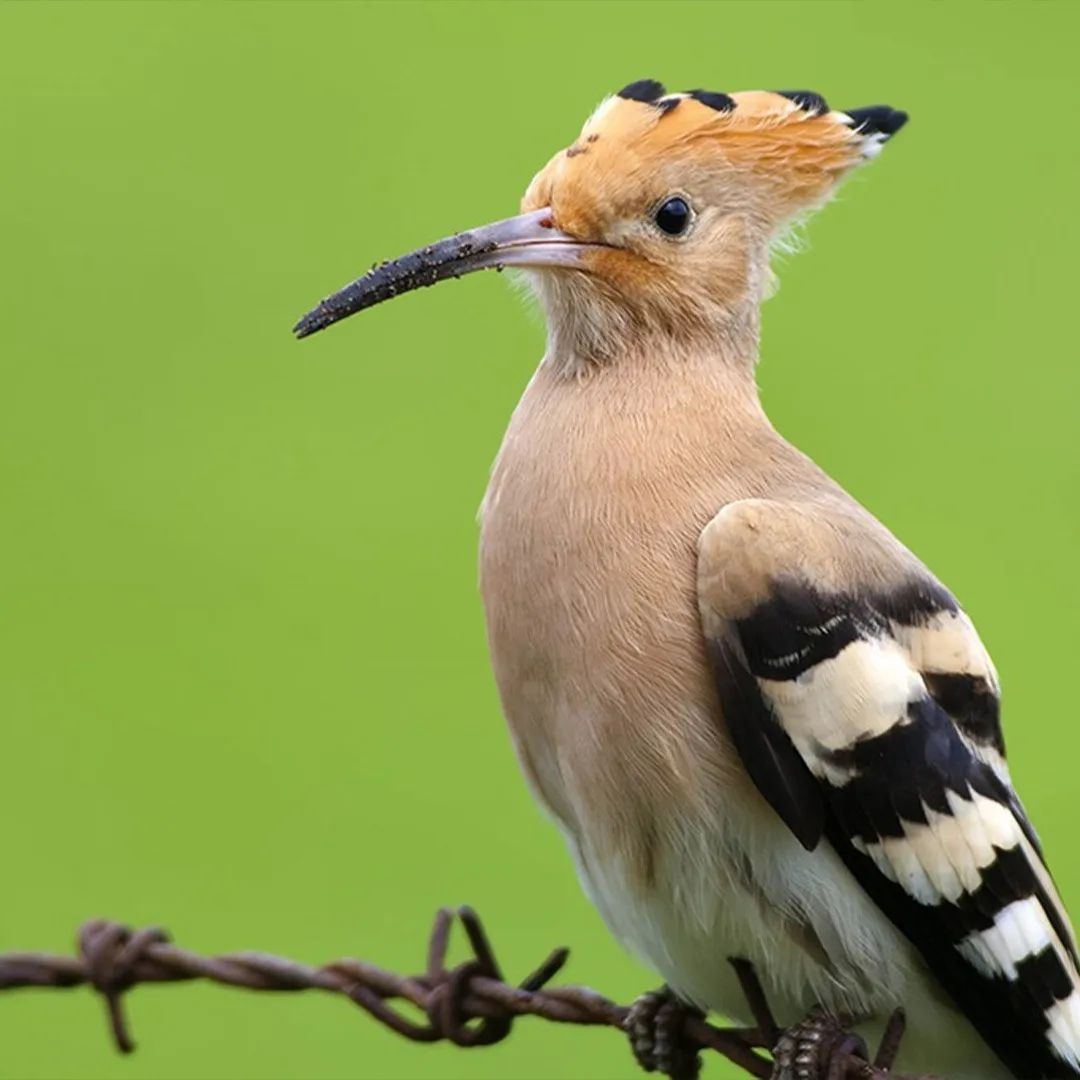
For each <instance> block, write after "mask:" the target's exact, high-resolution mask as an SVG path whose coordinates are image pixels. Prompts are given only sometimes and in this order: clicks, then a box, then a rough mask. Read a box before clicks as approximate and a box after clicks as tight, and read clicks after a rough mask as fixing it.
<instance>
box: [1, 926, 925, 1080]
mask: <svg viewBox="0 0 1080 1080" xmlns="http://www.w3.org/2000/svg"><path fill="white" fill-rule="evenodd" d="M455 919H456V920H457V921H458V922H459V923H460V925H461V927H462V929H463V930H464V931H465V935H466V937H467V938H468V942H469V947H470V949H471V952H472V955H471V957H470V959H468V960H465V961H464V962H463V963H460V964H458V965H456V966H455V967H450V968H448V967H447V966H446V958H447V950H448V948H449V944H450V934H451V929H452V927H453V925H454V922H455ZM568 957H569V950H568V949H556V950H554V951H553V952H552V953H551V954H550V955H549V956H548V957H547V959H546V960H544V962H543V963H542V964H541V965H540V966H539V967H538V968H537V969H536V970H535V971H533V972H532V973H531V974H530V975H528V976H527V977H526V978H524V979H523V980H522V981H521V982H520V983H518V984H517V985H512V984H509V983H507V982H505V981H504V979H503V975H502V971H501V968H500V966H499V963H498V961H497V960H496V958H495V954H494V951H493V949H492V947H491V943H490V941H489V940H488V936H487V934H486V933H485V931H484V928H483V925H482V924H481V922H480V919H479V917H478V916H477V914H476V913H475V912H474V911H473V910H472V909H471V908H468V907H463V908H459V909H458V910H457V911H456V912H455V911H451V910H450V909H448V908H443V909H442V910H440V911H439V912H438V913H437V915H436V916H435V922H434V925H433V927H432V930H431V936H430V938H429V941H428V948H427V965H426V968H425V970H424V972H423V974H420V975H399V974H397V973H395V972H392V971H386V970H385V969H383V968H381V967H378V966H376V965H375V964H371V963H368V962H367V961H364V960H355V959H348V958H346V959H341V960H335V961H333V962H332V963H329V964H324V965H322V966H321V967H311V966H309V965H307V964H303V963H299V962H297V961H295V960H289V959H286V958H285V957H281V956H273V955H271V954H269V953H262V952H235V953H227V954H225V955H222V956H200V955H199V954H197V953H193V952H190V951H189V950H187V949H182V948H180V947H179V946H177V945H173V944H172V943H171V942H170V941H169V938H168V935H167V934H166V933H165V932H164V931H163V930H161V929H159V928H157V927H148V928H144V929H141V930H133V929H131V928H130V927H127V926H124V925H123V924H121V923H117V922H111V921H109V920H105V919H94V920H91V921H90V922H87V923H85V924H84V925H83V926H82V927H81V929H80V930H79V934H78V955H76V956H60V955H54V954H49V953H40V952H10V953H0V990H15V989H21V988H29V987H39V988H42V987H43V988H52V989H65V988H71V987H77V986H91V987H93V988H94V989H95V990H97V991H98V993H99V994H101V996H102V998H103V999H104V1001H105V1006H106V1012H107V1016H108V1021H109V1027H110V1029H111V1032H112V1037H113V1040H114V1041H115V1043H116V1046H117V1048H118V1049H119V1050H120V1051H121V1052H122V1053H130V1052H131V1051H133V1050H134V1049H135V1043H134V1041H133V1039H132V1036H131V1032H130V1029H129V1027H128V1023H127V1018H126V1016H125V1013H124V1007H123V997H124V994H125V993H127V992H128V991H129V990H131V989H132V988H133V987H135V986H138V985H140V984H142V983H164V982H188V981H191V980H195V979H204V980H207V981H209V982H214V983H218V984H220V985H223V986H233V987H238V988H241V989H245V990H260V991H272V992H277V993H282V992H284V993H289V992H298V991H305V990H322V991H325V992H328V993H333V994H340V995H343V996H345V997H347V998H348V999H349V1000H350V1001H352V1002H354V1003H355V1004H356V1005H358V1006H359V1007H360V1008H361V1009H363V1010H364V1011H365V1012H366V1013H367V1014H368V1015H369V1016H371V1017H372V1018H373V1019H375V1020H377V1021H378V1022H379V1023H380V1024H383V1025H384V1026H385V1027H387V1028H389V1029H390V1030H391V1031H394V1032H396V1033H397V1034H398V1035H401V1036H403V1037H404V1038H406V1039H411V1040H412V1041H414V1042H425V1043H431V1042H439V1041H442V1040H447V1041H449V1042H452V1043H454V1044H455V1045H457V1046H461V1047H479V1046H490V1045H492V1044H494V1043H497V1042H501V1041H502V1040H503V1039H505V1038H506V1037H507V1036H508V1035H509V1034H510V1031H511V1028H512V1025H513V1022H514V1020H515V1019H516V1018H517V1017H520V1016H537V1017H540V1018H541V1019H544V1020H549V1021H553V1022H555V1023H560V1024H579V1025H591V1026H606V1027H613V1028H619V1029H620V1030H623V1031H626V1030H630V1029H632V1028H633V1024H634V1021H635V1011H634V1009H633V1007H630V1006H626V1005H619V1004H616V1003H615V1002H613V1001H611V1000H610V999H608V998H606V997H604V996H603V995H602V994H599V993H597V992H596V991H595V990H590V989H588V988H587V987H583V986H549V985H548V983H549V982H550V981H551V979H552V978H554V976H555V975H557V974H558V973H559V971H560V970H561V969H562V968H563V966H564V965H565V963H566V961H567V959H568ZM731 962H732V963H733V965H734V966H735V970H736V974H737V975H738V977H739V981H740V983H741V985H742V988H743V991H744V993H745V995H746V998H747V1002H748V1005H749V1007H750V1010H751V1013H752V1015H753V1017H754V1021H755V1024H756V1026H755V1027H752V1028H720V1027H717V1026H715V1025H713V1024H710V1023H708V1022H707V1021H706V1020H705V1019H704V1017H703V1016H701V1015H700V1014H698V1013H696V1012H694V1011H693V1010H683V1011H682V1012H680V1013H679V1016H680V1018H681V1026H679V1027H678V1028H677V1030H676V1032H675V1035H676V1037H677V1038H678V1039H679V1040H681V1043H682V1046H683V1048H684V1049H685V1050H687V1051H688V1052H689V1056H688V1057H687V1056H686V1055H685V1054H684V1055H683V1056H682V1060H684V1061H687V1060H688V1061H690V1062H692V1065H691V1066H690V1067H686V1066H683V1067H682V1069H681V1072H680V1080H681V1076H683V1075H685V1076H693V1075H696V1071H697V1062H698V1054H699V1052H700V1051H702V1050H712V1051H715V1052H717V1053H719V1054H720V1055H722V1056H723V1057H725V1058H727V1059H728V1060H729V1061H731V1062H733V1063H734V1064H735V1065H738V1066H739V1067H740V1068H741V1069H742V1070H743V1071H744V1072H746V1073H747V1074H749V1075H750V1076H754V1077H761V1078H763V1080H767V1078H772V1080H934V1078H932V1077H907V1078H905V1077H901V1076H900V1075H899V1074H896V1073H892V1072H889V1067H890V1066H891V1064H892V1062H893V1060H894V1059H895V1056H896V1052H897V1049H898V1047H899V1043H900V1038H901V1035H902V1033H903V1017H902V1014H901V1013H900V1011H899V1010H898V1011H897V1014H896V1015H895V1016H894V1017H893V1020H892V1021H891V1022H890V1024H889V1025H888V1028H887V1030H886V1034H885V1037H884V1039H883V1040H882V1045H881V1047H880V1048H879V1050H878V1052H877V1054H876V1056H875V1057H874V1058H873V1059H872V1060H871V1059H870V1058H869V1055H868V1054H867V1051H866V1048H865V1046H863V1044H862V1042H861V1040H859V1039H858V1038H857V1037H855V1036H852V1035H849V1034H848V1033H846V1032H845V1031H844V1030H843V1029H842V1027H841V1025H840V1023H839V1022H838V1021H835V1020H832V1019H831V1018H829V1017H827V1016H825V1015H824V1014H823V1013H818V1014H812V1016H811V1017H810V1018H809V1019H808V1020H807V1022H806V1023H804V1024H803V1025H800V1026H798V1027H797V1028H793V1029H791V1030H790V1031H789V1032H784V1031H781V1030H780V1029H779V1028H778V1027H777V1025H776V1022H775V1020H774V1019H773V1017H772V1013H771V1012H770V1010H769V1006H768V1002H767V1001H766V998H765V994H764V992H763V990H762V988H761V984H760V983H759V982H758V979H757V976H756V975H755V973H754V971H753V967H752V966H751V965H750V964H749V963H748V962H746V961H740V960H733V961H731ZM392 1003H398V1004H392ZM400 1003H407V1004H408V1005H411V1006H414V1007H415V1009H417V1010H419V1012H420V1013H421V1014H422V1016H423V1019H419V1020H418V1019H414V1018H413V1017H410V1016H409V1015H407V1014H406V1012H405V1011H404V1009H403V1008H402V1005H401V1004H400ZM406 1007H407V1006H406ZM774 1050H775V1060H774V1059H773V1058H772V1057H771V1056H767V1053H771V1052H772V1051H774ZM763 1051H765V1052H766V1053H763ZM671 1075H673V1076H674V1075H675V1071H673V1072H672V1073H671Z"/></svg>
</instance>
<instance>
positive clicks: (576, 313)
mask: <svg viewBox="0 0 1080 1080" xmlns="http://www.w3.org/2000/svg"><path fill="white" fill-rule="evenodd" d="M544 285H545V287H543V288H541V289H540V293H541V298H542V300H543V303H544V307H545V309H546V314H547V326H548V343H547V351H546V356H545V361H544V362H545V365H547V366H548V367H549V369H550V370H552V371H553V372H555V373H557V374H560V375H563V376H565V377H569V378H581V377H588V376H589V375H590V374H591V373H594V372H596V371H600V370H605V369H612V368H615V369H619V371H620V373H621V374H622V375H623V376H629V377H633V373H634V371H636V370H640V369H642V368H649V369H654V370H659V371H664V372H667V373H668V374H677V373H678V372H679V371H686V372H693V371H694V370H696V369H698V368H700V369H702V370H703V371H704V372H706V373H708V372H712V373H714V374H715V373H716V372H717V371H718V369H723V374H724V376H725V381H728V382H731V383H732V384H733V385H739V386H742V387H744V388H745V389H747V390H749V391H752V392H753V393H755V394H756V389H755V386H754V367H755V365H756V363H757V359H758V348H759V341H760V327H761V307H760V304H761V299H760V296H759V290H757V289H756V288H755V289H748V290H746V292H745V294H744V296H743V297H742V298H740V299H739V300H738V301H735V302H728V303H724V304H720V303H709V304H706V303H704V302H702V301H701V300H700V299H699V298H688V297H682V296H679V295H678V294H677V293H674V292H672V293H671V294H670V295H666V296H662V297H661V300H662V302H658V303H656V304H654V305H653V307H652V309H651V310H649V311H644V310H639V309H635V308H632V307H629V306H627V305H625V304H623V303H621V302H620V301H619V299H618V298H617V297H612V296H610V295H607V294H605V293H604V291H603V290H602V289H599V288H596V287H594V286H592V285H591V284H584V285H581V284H580V283H572V284H566V283H564V282H562V281H559V280H555V281H551V279H549V280H548V281H547V282H545V283H544ZM632 369H633V370H632ZM727 376H731V378H730V379H729V378H727Z"/></svg>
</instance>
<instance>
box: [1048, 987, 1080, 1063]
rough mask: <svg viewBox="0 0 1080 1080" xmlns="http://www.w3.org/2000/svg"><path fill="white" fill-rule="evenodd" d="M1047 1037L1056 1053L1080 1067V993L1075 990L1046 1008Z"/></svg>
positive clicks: (1062, 1058)
mask: <svg viewBox="0 0 1080 1080" xmlns="http://www.w3.org/2000/svg"><path fill="white" fill-rule="evenodd" d="M1046 1020H1047V1023H1049V1025H1050V1030H1049V1031H1048V1032H1047V1038H1048V1039H1049V1040H1050V1045H1051V1046H1052V1047H1053V1050H1054V1053H1055V1054H1056V1055H1057V1056H1058V1057H1059V1058H1061V1060H1062V1061H1065V1062H1067V1063H1068V1064H1069V1065H1072V1066H1073V1067H1074V1068H1077V1067H1080V994H1078V993H1077V992H1076V991H1075V990H1074V991H1073V992H1072V993H1071V994H1070V995H1069V996H1068V997H1067V998H1064V999H1063V1000H1062V1001H1057V1002H1055V1003H1054V1004H1053V1005H1051V1006H1050V1008H1049V1009H1047V1010H1046Z"/></svg>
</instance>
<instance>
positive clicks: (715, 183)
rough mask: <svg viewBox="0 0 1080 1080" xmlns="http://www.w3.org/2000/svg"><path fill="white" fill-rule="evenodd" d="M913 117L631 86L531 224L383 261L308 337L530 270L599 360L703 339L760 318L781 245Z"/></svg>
mask: <svg viewBox="0 0 1080 1080" xmlns="http://www.w3.org/2000/svg"><path fill="white" fill-rule="evenodd" d="M906 120H907V116H906V114H905V113H902V112H898V111H896V110H894V109H891V108H889V107H887V106H872V107H870V108H864V109H854V110H849V111H848V112H839V111H835V110H831V109H830V108H829V107H828V105H827V104H826V103H825V101H824V99H823V98H822V97H820V96H819V95H817V94H814V93H811V92H809V91H783V92H772V91H749V92H744V93H736V94H730V95H728V94H721V93H714V92H709V91H703V90H693V91H689V92H686V93H679V94H667V93H665V91H664V88H663V87H662V86H661V85H660V84H659V83H657V82H653V81H651V80H644V81H641V82H636V83H632V84H631V85H629V86H627V87H625V88H624V89H623V90H621V91H619V93H618V94H617V95H615V96H614V97H610V98H607V99H606V100H605V101H604V102H602V103H601V105H600V106H599V108H598V109H597V110H596V111H595V112H594V113H593V114H592V116H590V117H589V119H588V120H587V121H586V123H585V126H584V128H583V129H582V131H581V134H580V135H579V136H578V138H577V139H576V140H575V141H574V143H573V144H572V145H571V146H569V147H567V148H566V149H565V150H562V151H560V152H559V153H558V154H556V155H555V156H554V157H553V158H552V159H551V160H550V161H549V162H548V164H547V165H545V166H544V168H543V169H541V171H540V172H539V173H538V174H537V175H536V177H535V178H534V179H533V181H532V183H531V184H530V185H529V188H528V190H527V191H526V193H525V196H524V199H523V200H522V213H521V214H520V215H519V216H517V217H513V218H508V219H506V220H505V221H500V222H496V223H495V224H493V225H486V226H484V227H482V228H479V229H475V230H472V231H470V232H467V233H461V234H459V235H457V236H453V237H450V238H449V239H447V240H443V241H440V242H438V243H436V244H432V245H431V246H430V247H427V248H423V249H421V250H419V251H416V252H413V253H412V254H410V255H406V256H404V257H402V258H400V259H396V260H394V261H392V262H388V263H384V264H382V265H381V266H379V267H376V268H375V269H373V270H372V271H371V272H370V273H368V274H366V275H364V277H362V278H360V279H359V280H358V281H356V282H354V283H353V284H351V285H348V286H346V287H345V288H344V289H342V290H341V291H340V292H338V293H335V294H334V295H333V296H330V297H328V298H327V299H326V300H324V301H323V302H322V303H320V304H319V306H318V307H316V308H315V309H314V310H313V311H311V312H310V313H309V314H308V315H306V316H304V318H303V319H301V320H300V322H299V323H298V324H297V326H296V328H295V329H296V333H297V334H298V336H300V337H305V336H307V335H308V334H312V333H314V332H316V331H317V330H321V329H323V327H325V326H328V325H330V324H331V323H333V322H336V321H338V320H339V319H341V318H344V317H345V316H347V315H350V314H352V313H354V312H356V311H360V310H362V309H364V308H366V307H371V306H372V305H374V304H377V303H380V302H381V301H383V300H386V299H389V298H390V297H392V296H396V295H399V294H400V293H402V292H407V291H409V290H411V289H415V288H418V287H419V286H422V285H432V284H434V283H435V282H437V281H441V280H443V279H445V278H448V277H459V276H461V275H463V274H467V273H471V272H472V271H474V270H482V269H486V268H489V267H498V268H502V267H522V268H525V269H527V270H529V271H530V272H531V273H532V277H533V281H534V284H535V286H536V288H537V290H538V291H539V293H540V295H541V297H542V299H543V301H544V304H545V307H546V309H547V314H548V324H549V329H550V331H551V333H552V337H553V339H554V341H555V343H556V345H557V346H558V347H563V348H565V349H568V350H570V351H572V352H574V353H575V354H576V355H578V356H580V357H583V358H585V359H590V360H592V359H598V358H602V357H603V356H604V355H606V354H607V353H609V352H610V351H611V349H612V346H613V344H615V343H617V342H618V341H619V340H620V339H622V338H623V337H624V336H625V334H626V333H628V332H630V333H636V334H638V335H639V337H640V335H642V334H643V333H646V334H647V333H649V332H659V333H661V334H664V335H666V336H668V337H669V338H670V337H674V338H677V339H691V338H694V337H696V336H697V335H699V334H705V335H709V334H715V333H716V332H717V330H718V329H722V328H724V327H725V326H729V325H730V324H731V322H732V320H739V319H743V320H751V321H754V320H756V309H757V304H758V302H759V301H760V300H761V299H762V298H763V297H764V296H765V295H766V294H767V289H768V283H769V281H770V277H771V275H770V271H769V267H768V252H769V248H770V245H771V244H772V243H773V242H774V241H775V240H776V239H777V237H779V236H782V235H783V233H784V231H785V230H786V229H787V228H788V227H789V226H790V225H791V223H792V222H793V221H795V220H797V219H799V218H800V217H802V216H803V215H805V214H806V213H808V212H809V211H811V210H813V209H815V208H817V207H818V206H820V205H821V204H822V203H823V202H825V201H826V200H827V199H828V197H829V196H830V194H831V193H832V191H833V190H834V189H835V187H836V185H837V183H838V182H839V181H840V179H841V178H842V177H843V176H845V175H846V174H847V173H848V172H850V171H851V170H852V169H853V168H854V167H855V166H856V165H858V164H860V163H861V162H864V161H866V160H868V159H870V158H872V157H874V156H875V155H876V154H877V153H878V151H879V150H880V149H881V147H882V145H883V144H884V143H885V142H886V141H887V140H888V139H889V138H890V137H891V136H892V135H894V134H895V133H896V132H897V131H898V130H899V129H900V127H901V126H902V125H903V124H904V122H905V121H906Z"/></svg>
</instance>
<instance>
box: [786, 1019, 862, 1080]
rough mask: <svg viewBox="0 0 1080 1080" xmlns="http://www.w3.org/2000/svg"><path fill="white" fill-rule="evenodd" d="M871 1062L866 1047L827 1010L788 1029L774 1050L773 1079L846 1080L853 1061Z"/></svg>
mask: <svg viewBox="0 0 1080 1080" xmlns="http://www.w3.org/2000/svg"><path fill="white" fill-rule="evenodd" d="M859 1059H861V1060H863V1061H866V1062H869V1055H868V1053H867V1049H866V1044H865V1043H864V1042H863V1041H862V1039H860V1038H859V1036H858V1035H853V1034H852V1033H851V1032H849V1031H845V1030H844V1027H843V1025H842V1023H841V1022H840V1020H838V1019H837V1018H836V1017H834V1016H830V1015H829V1014H828V1013H827V1012H825V1010H824V1009H821V1008H817V1007H816V1008H814V1009H812V1010H811V1011H810V1013H809V1015H808V1016H807V1017H806V1019H804V1020H802V1021H800V1022H799V1023H798V1024H796V1025H795V1026H794V1027H791V1028H788V1030H787V1031H785V1032H784V1033H783V1034H782V1035H781V1036H780V1039H779V1041H778V1042H777V1044H776V1047H775V1049H774V1050H773V1062H774V1065H773V1074H772V1080H819V1078H820V1080H844V1077H845V1076H846V1075H847V1073H848V1066H849V1065H850V1064H851V1062H852V1061H853V1060H859Z"/></svg>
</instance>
